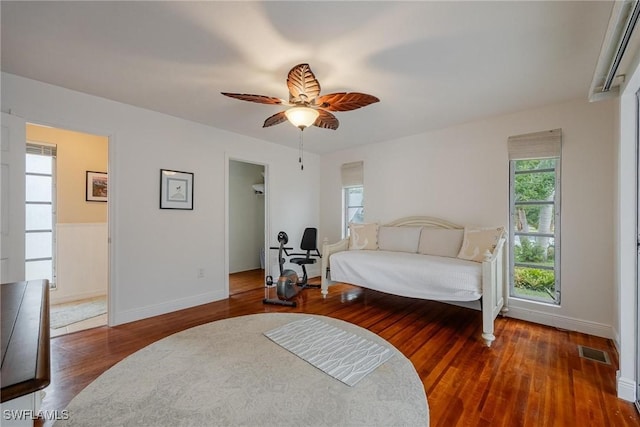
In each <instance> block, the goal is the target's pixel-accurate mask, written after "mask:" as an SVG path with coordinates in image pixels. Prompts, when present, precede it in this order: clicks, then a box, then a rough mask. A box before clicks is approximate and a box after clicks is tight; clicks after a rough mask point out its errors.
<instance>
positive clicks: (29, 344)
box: [0, 280, 51, 403]
mask: <svg viewBox="0 0 640 427" xmlns="http://www.w3.org/2000/svg"><path fill="white" fill-rule="evenodd" d="M1 299H2V315H1V328H2V329H1V331H0V332H1V340H2V365H1V366H0V384H2V391H1V400H0V401H1V402H2V403H4V402H6V401H9V400H12V399H16V398H19V397H22V396H26V395H29V394H31V393H35V392H37V391H39V390H41V389H43V388H45V387H46V386H48V385H49V383H50V382H51V372H50V368H51V361H50V353H49V282H48V281H47V280H30V281H28V282H15V283H3V284H2V298H1Z"/></svg>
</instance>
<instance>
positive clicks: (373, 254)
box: [329, 250, 482, 301]
mask: <svg viewBox="0 0 640 427" xmlns="http://www.w3.org/2000/svg"><path fill="white" fill-rule="evenodd" d="M329 263H330V266H331V267H330V274H331V280H335V281H337V282H344V283H350V284H353V285H358V286H362V287H364V288H368V289H373V290H376V291H381V292H386V293H389V294H394V295H401V296H405V297H411V298H421V299H428V300H436V301H475V300H477V299H479V298H480V297H481V296H482V264H481V263H478V262H474V261H467V260H462V259H458V258H448V257H441V256H432V255H422V254H414V253H407V252H391V251H368V250H357V251H343V252H337V253H334V254H332V255H331V257H330V259H329Z"/></svg>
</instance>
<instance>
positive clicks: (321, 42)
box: [1, 1, 612, 153]
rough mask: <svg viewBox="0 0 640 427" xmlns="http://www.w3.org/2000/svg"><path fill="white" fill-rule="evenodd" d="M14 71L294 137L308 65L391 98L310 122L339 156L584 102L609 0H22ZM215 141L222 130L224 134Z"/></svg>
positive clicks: (13, 13) (13, 25)
mask: <svg viewBox="0 0 640 427" xmlns="http://www.w3.org/2000/svg"><path fill="white" fill-rule="evenodd" d="M1 8H2V9H1V13H2V30H1V31H2V34H1V36H2V39H1V41H2V62H1V66H2V70H3V71H5V72H8V73H12V74H16V75H20V76H24V77H28V78H31V79H35V80H40V81H43V82H47V83H52V84H54V85H58V86H62V87H66V88H69V89H74V90H77V91H80V92H85V93H89V94H93V95H97V96H101V97H104V98H109V99H112V100H116V101H120V102H123V103H126V104H131V105H136V106H139V107H143V108H147V109H150V110H154V111H159V112H163V113H166V114H170V115H172V116H176V117H181V118H184V119H188V120H192V121H195V122H200V123H205V124H208V125H211V126H215V127H217V128H220V129H225V130H228V131H231V132H235V133H239V134H244V135H248V136H252V137H255V138H260V139H263V140H268V141H272V142H275V143H279V144H284V145H287V146H291V147H296V146H297V144H298V132H299V131H298V130H297V129H296V128H294V127H293V126H291V125H290V124H288V123H283V124H280V125H278V126H274V127H270V128H265V129H263V128H262V123H263V122H264V120H265V119H266V118H267V117H269V116H270V115H272V114H274V113H276V112H277V111H279V109H280V108H279V107H278V106H273V105H261V104H255V103H249V102H243V101H239V100H235V99H231V98H227V97H224V96H222V95H220V92H221V91H226V92H239V93H252V94H262V95H269V96H276V97H280V98H287V96H288V92H287V87H286V83H285V81H286V75H287V72H288V71H289V69H291V68H292V67H293V66H294V65H296V64H298V63H302V62H307V63H309V64H310V65H311V68H312V70H313V71H314V73H315V75H316V78H317V79H318V80H319V81H320V84H321V87H322V92H321V93H322V94H327V93H331V92H337V91H357V92H365V93H369V94H372V95H375V96H377V97H379V98H380V102H379V103H377V104H373V105H370V106H368V107H365V108H362V109H359V110H355V111H349V112H341V113H340V112H339V113H336V116H337V117H338V119H339V120H340V128H339V129H338V130H336V131H332V130H327V129H320V128H316V127H312V128H310V129H308V130H306V131H305V132H304V138H305V140H304V142H305V149H307V150H310V151H313V152H316V153H326V152H330V151H334V150H339V149H343V148H348V147H351V146H356V145H360V144H367V143H374V142H380V141H386V140H392V139H395V138H400V137H403V136H408V135H414V134H418V133H422V132H425V131H429V130H433V129H438V128H443V127H447V126H451V125H455V124H459V123H464V122H469V121H472V120H478V119H481V118H484V117H490V116H494V115H498V114H504V113H509V112H514V111H520V110H524V109H528V108H533V107H537V106H542V105H547V104H552V103H557V102H563V101H567V100H573V99H576V98H584V99H586V98H587V96H588V92H589V86H590V83H591V79H592V77H593V74H594V69H595V66H596V62H597V60H598V54H599V52H600V47H601V44H602V41H603V37H604V34H605V31H606V28H607V23H608V20H609V15H610V13H611V9H612V3H611V2H594V1H587V2H578V1H533V2H522V1H513V2H479V1H475V2H450V1H449V2H398V1H375V2H362V1H354V2H350V1H338V2H328V1H316V2H306V1H297V2H295V1H294V2H292V1H289V2H276V1H268V2H213V1H209V2H185V1H173V2H151V1H136V2H57V1H46V2H31V1H28V2H10V1H2V3H1ZM212 143H215V141H212Z"/></svg>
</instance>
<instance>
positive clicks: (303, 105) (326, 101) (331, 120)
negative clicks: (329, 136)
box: [221, 64, 380, 130]
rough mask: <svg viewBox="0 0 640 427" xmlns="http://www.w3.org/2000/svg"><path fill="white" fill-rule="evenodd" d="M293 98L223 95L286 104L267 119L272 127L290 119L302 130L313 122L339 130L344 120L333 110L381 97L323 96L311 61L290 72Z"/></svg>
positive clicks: (290, 91) (288, 80) (334, 94)
mask: <svg viewBox="0 0 640 427" xmlns="http://www.w3.org/2000/svg"><path fill="white" fill-rule="evenodd" d="M287 87H288V88H289V100H288V101H286V100H284V99H280V98H275V97H271V96H265V95H249V94H243V93H228V92H221V93H222V94H223V95H225V96H228V97H231V98H235V99H241V100H243V101H250V102H257V103H259V104H273V105H284V106H287V107H289V108H288V109H286V110H284V111H280V112H279V113H276V114H274V115H273V116H271V117H269V118H268V119H267V120H265V121H264V124H263V125H262V127H265V128H266V127H269V126H273V125H277V124H280V123H282V122H284V121H286V120H289V121H290V122H291V123H292V124H293V125H294V126H296V127H297V128H299V129H300V130H304V129H305V128H307V127H309V126H311V125H313V126H317V127H320V128H325V129H333V130H335V129H338V126H339V125H340V122H339V121H338V119H337V118H336V116H334V115H333V114H332V113H331V112H332V111H350V110H355V109H357V108H361V107H365V106H367V105H369V104H373V103H375V102H378V101H380V100H379V99H378V98H376V97H375V96H372V95H367V94H366V93H359V92H336V93H331V94H328V95H322V96H320V83H319V82H318V80H317V79H316V77H315V76H314V75H313V72H312V71H311V67H309V64H298V65H296V66H295V67H293V68H292V69H291V71H289V74H288V75H287Z"/></svg>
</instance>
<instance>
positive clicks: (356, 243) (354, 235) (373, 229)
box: [349, 222, 378, 251]
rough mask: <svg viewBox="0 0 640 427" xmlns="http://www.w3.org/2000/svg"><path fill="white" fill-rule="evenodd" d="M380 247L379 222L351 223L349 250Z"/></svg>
mask: <svg viewBox="0 0 640 427" xmlns="http://www.w3.org/2000/svg"><path fill="white" fill-rule="evenodd" d="M361 249H363V250H364V249H366V250H374V251H375V250H376V249H378V224H377V223H369V224H356V223H353V222H350V223H349V250H361Z"/></svg>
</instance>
